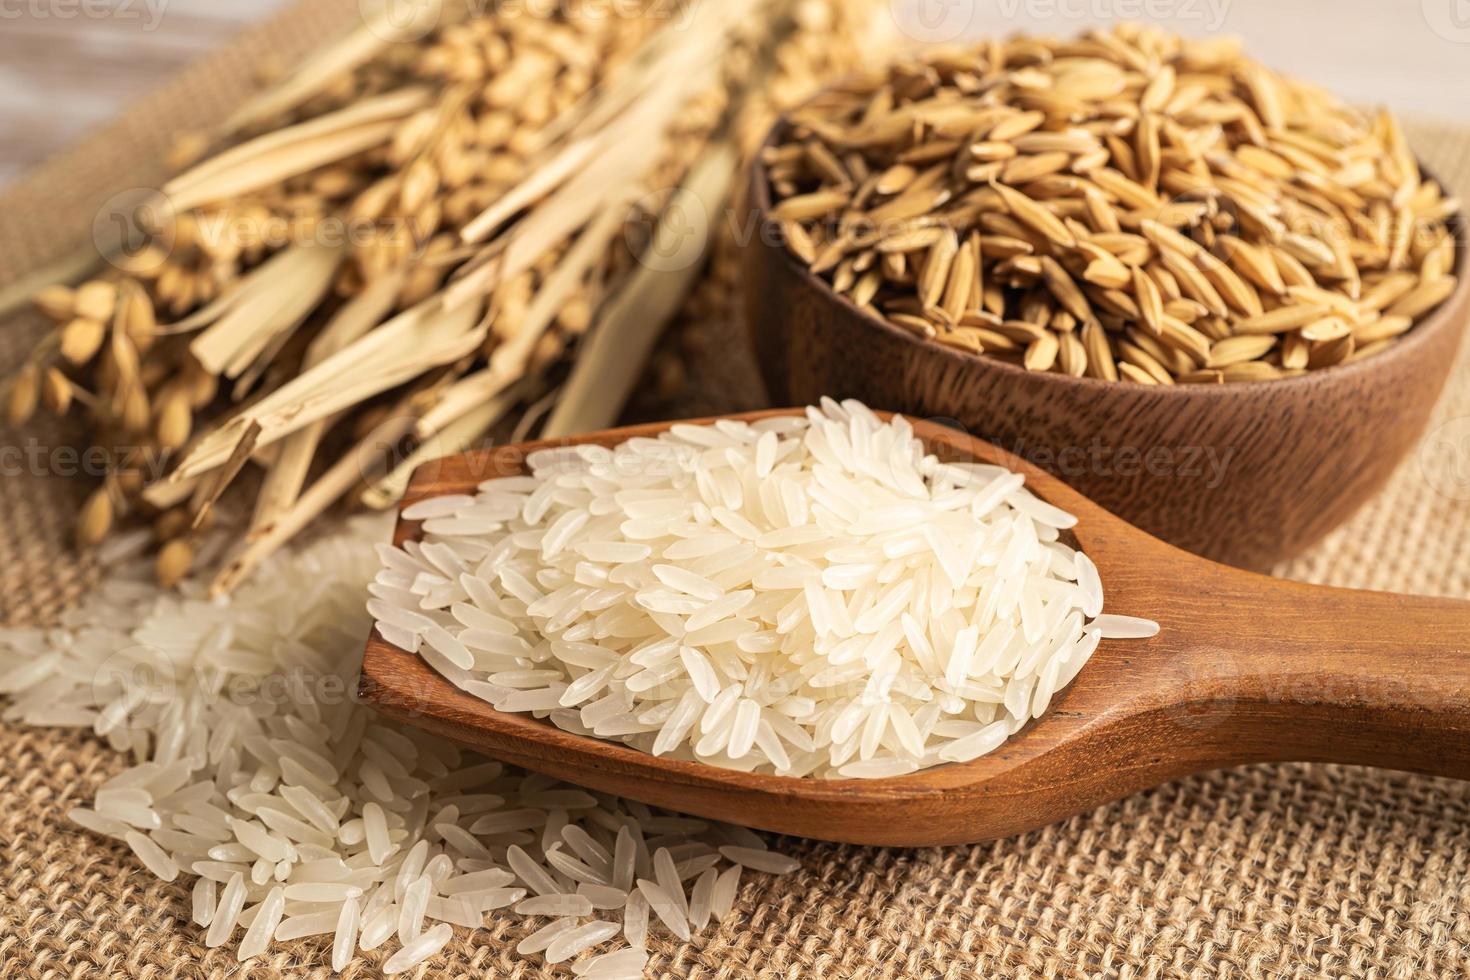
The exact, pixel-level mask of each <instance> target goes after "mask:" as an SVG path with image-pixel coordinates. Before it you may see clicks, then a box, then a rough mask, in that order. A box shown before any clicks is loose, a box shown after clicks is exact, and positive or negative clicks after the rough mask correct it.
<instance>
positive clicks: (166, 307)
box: [7, 0, 886, 589]
mask: <svg viewBox="0 0 1470 980" xmlns="http://www.w3.org/2000/svg"><path fill="white" fill-rule="evenodd" d="M414 7H415V11H417V13H418V14H420V15H422V16H423V17H425V18H426V19H425V20H424V22H423V24H401V23H398V21H397V19H396V18H388V17H387V13H391V11H385V13H384V18H382V19H379V20H376V21H373V22H370V23H365V24H364V25H362V26H361V27H359V28H358V29H357V30H356V31H354V32H353V33H352V34H350V35H349V36H347V37H346V38H344V39H342V40H341V41H338V42H336V43H334V44H330V45H327V46H325V47H324V48H322V49H321V50H320V51H318V53H317V54H315V55H313V56H311V57H310V58H308V60H307V61H306V62H305V63H304V64H303V65H302V66H301V67H300V68H298V69H297V70H296V71H295V72H294V73H292V74H291V75H290V76H288V77H287V78H285V79H284V80H283V81H282V82H281V83H280V84H278V85H277V86H276V87H275V88H273V89H271V90H269V91H267V92H264V93H262V94H261V95H260V96H258V97H257V98H255V99H252V100H251V101H250V102H249V103H248V104H247V105H246V106H244V107H242V108H241V110H240V111H238V112H237V113H236V114H235V115H234V116H233V117H232V118H231V119H229V120H228V121H227V122H226V123H225V124H224V125H223V126H222V127H221V129H220V130H219V131H218V132H217V133H216V134H214V135H213V136H212V137H208V138H196V139H195V140H194V142H195V143H196V144H198V145H199V146H200V147H201V148H202V147H203V146H204V145H205V144H207V143H209V142H210V141H211V140H212V141H213V142H214V143H215V144H216V146H215V148H214V152H213V153H212V155H209V156H206V157H205V158H203V159H201V160H199V161H198V162H195V163H193V164H192V165H191V166H190V167H189V168H188V169H187V170H185V171H184V172H182V173H180V175H179V176H177V177H175V178H174V179H173V180H171V181H170V182H169V183H168V185H167V191H168V195H169V197H170V199H171V200H170V203H171V204H172V205H173V207H172V208H171V209H163V210H164V211H165V212H166V213H162V214H160V215H158V216H157V220H156V222H155V223H154V224H152V225H150V226H148V227H143V228H140V229H139V230H140V231H142V232H145V233H147V234H149V235H151V236H153V240H154V241H156V242H157V245H156V247H150V248H145V249H143V250H142V251H140V252H138V253H137V254H131V255H126V256H118V257H115V258H114V259H113V260H112V261H111V265H110V267H108V268H106V270H105V271H103V272H100V273H94V275H95V278H94V279H92V280H89V281H87V282H84V283H81V284H80V285H78V286H77V287H76V288H66V287H57V288H42V287H44V286H45V285H46V283H45V282H44V281H35V282H31V283H28V284H27V291H28V292H29V293H32V294H35V295H34V298H35V303H36V306H37V308H38V309H40V310H41V311H42V312H43V313H44V314H45V315H46V316H47V317H48V318H50V319H51V320H52V321H53V322H54V323H55V324H56V329H55V330H54V331H53V332H52V333H51V334H50V335H48V336H47V337H46V338H45V340H44V341H43V342H42V343H41V345H40V346H39V347H38V348H37V349H36V352H35V354H34V355H33V357H32V358H31V359H30V360H29V361H28V362H27V365H26V367H25V369H24V370H23V371H22V372H21V373H20V374H19V375H18V376H17V377H15V378H14V379H11V381H10V384H9V386H8V390H7V395H8V409H9V412H10V415H11V417H12V419H13V420H15V421H24V420H25V419H27V418H29V417H30V416H31V415H32V414H33V413H34V412H35V411H36V410H37V408H38V407H46V408H48V409H49V410H52V411H67V410H71V409H72V406H74V405H78V404H80V405H83V406H85V408H86V409H87V413H88V414H87V420H88V423H89V425H90V427H91V438H92V440H93V442H94V443H95V444H96V445H98V446H100V447H102V448H103V449H104V450H106V451H107V452H108V453H109V455H110V458H111V460H112V464H111V465H112V467H113V470H114V475H113V476H112V477H110V478H109V479H108V481H107V486H106V489H105V493H102V494H101V495H100V496H98V497H96V498H95V500H96V501H100V502H97V503H93V504H92V505H91V506H90V508H89V509H88V510H87V511H86V512H85V513H84V515H83V524H84V527H83V528H82V529H81V532H80V533H79V540H80V541H81V543H82V544H84V545H91V544H94V543H96V542H97V541H100V540H101V538H102V536H103V535H105V534H106V532H107V531H108V529H109V528H110V527H112V526H113V525H114V524H115V523H117V520H116V519H118V518H121V517H123V516H124V515H127V514H129V513H133V514H136V515H137V516H140V517H143V518H146V519H148V520H150V521H152V522H153V524H154V527H155V532H156V533H157V535H158V536H159V541H160V544H165V543H168V542H177V543H175V544H170V545H169V547H168V550H167V560H161V561H160V566H159V567H160V573H161V574H166V577H168V578H170V579H173V578H175V577H176V576H177V575H178V574H179V573H180V570H181V569H182V568H185V567H186V566H187V564H188V562H187V561H186V558H192V554H193V548H192V544H191V538H192V534H193V531H194V529H195V528H197V527H198V526H200V525H202V524H203V523H205V522H206V521H207V520H208V519H210V518H211V517H212V512H213V510H214V508H215V504H216V500H217V499H219V498H220V496H221V494H222V493H223V492H224V491H225V489H226V488H227V487H228V486H229V485H231V483H232V482H238V481H236V476H237V474H238V473H240V472H241V471H242V469H243V468H247V467H249V466H251V465H252V464H253V466H254V467H256V468H259V469H261V470H263V471H264V480H263V481H260V483H259V485H260V490H259V494H258V496H257V497H256V499H255V504H254V514H253V516H252V517H251V519H250V521H249V524H248V530H247V531H246V534H245V537H244V539H243V540H242V541H240V542H239V545H238V547H237V548H236V551H235V553H234V554H233V556H232V558H231V562H230V565H229V567H228V569H227V570H226V572H225V573H223V574H222V575H221V576H220V577H219V579H218V580H217V581H216V586H217V587H218V588H222V589H225V588H229V587H231V586H232V585H233V584H234V583H236V582H238V581H240V580H241V579H242V578H243V577H244V576H246V575H248V574H249V573H250V571H251V570H252V569H254V568H255V567H257V566H258V565H259V564H260V562H262V561H263V560H264V559H265V558H266V557H268V556H269V555H270V554H271V553H272V552H273V551H274V550H275V549H277V548H279V547H280V546H281V545H282V544H284V543H285V542H287V541H289V540H290V538H291V537H292V536H293V535H294V534H296V533H298V532H299V531H300V530H301V529H302V528H303V527H306V526H307V525H308V524H310V523H311V522H312V521H313V520H314V519H316V518H317V517H318V516H320V515H321V514H323V513H325V512H326V511H327V509H328V508H330V507H331V506H332V505H334V504H335V503H337V502H338V501H339V500H343V499H350V500H353V501H358V500H366V501H367V502H368V503H370V504H371V505H373V506H387V505H389V504H391V502H392V500H393V499H394V497H395V496H396V494H398V493H399V492H400V491H401V489H402V487H403V485H404V483H405V481H406V479H407V477H408V475H409V473H410V472H411V470H412V464H414V463H416V462H418V461H420V460H423V459H427V458H429V457H430V456H431V455H432V453H433V452H435V451H436V449H435V448H434V447H436V446H437V447H441V448H442V447H443V446H446V445H448V446H459V445H467V444H469V443H470V442H472V441H475V440H478V439H480V438H483V437H484V436H486V435H487V434H488V432H489V431H490V430H491V429H492V428H493V427H494V426H496V425H498V424H499V423H500V422H501V421H502V420H504V423H505V425H506V427H507V428H509V427H511V426H512V425H513V424H514V425H515V427H516V428H517V429H529V428H530V427H532V426H533V425H534V424H535V423H536V422H537V421H539V419H540V418H541V415H542V413H543V412H544V411H547V410H550V409H551V408H552V407H553V405H554V402H555V399H556V394H557V393H559V392H561V391H562V389H561V388H560V387H559V385H558V379H559V376H560V375H562V374H563V373H564V372H565V370H566V365H567V363H568V362H569V361H571V362H573V363H574V362H575V357H576V356H577V354H578V351H579V349H580V347H581V346H582V344H581V340H582V337H583V335H584V334H589V332H590V338H589V340H591V341H595V340H596V337H597V335H598V333H599V331H601V330H603V328H604V327H606V328H608V330H609V331H610V332H611V333H613V334H614V338H611V339H615V338H616V336H617V335H619V334H620V333H621V331H622V329H623V327H624V326H626V324H627V323H628V322H629V318H628V317H627V316H626V315H625V312H619V311H626V310H629V309H641V310H643V311H644V316H645V320H644V322H642V323H640V324H639V325H638V326H639V327H640V329H641V330H645V331H647V334H646V336H645V337H643V338H641V339H640V345H641V346H643V347H646V346H648V344H650V343H651V336H652V335H653V334H656V333H657V331H658V328H659V327H660V325H661V324H662V322H663V321H665V320H667V319H668V318H669V317H671V316H672V313H673V311H674V308H675V305H676V301H677V299H678V297H679V296H680V295H682V292H683V289H682V288H679V289H670V288H669V284H668V282H665V281H663V278H662V277H650V276H648V275H646V274H645V269H644V268H643V267H640V266H639V265H638V264H637V261H636V260H637V257H638V253H639V252H641V251H642V250H643V249H645V248H647V247H650V246H651V244H652V243H649V242H647V241H644V240H640V239H639V238H638V236H637V234H636V231H637V229H638V228H640V227H641V226H642V223H643V222H642V221H641V220H640V221H635V222H632V223H629V224H628V226H627V227H625V222H626V219H627V218H629V217H630V214H629V202H630V201H635V200H637V201H640V202H649V201H653V202H657V203H656V204H655V206H652V207H646V208H640V209H637V210H636V211H635V212H634V215H632V216H633V217H638V218H643V217H645V215H644V212H645V211H646V212H648V213H647V215H646V217H648V218H651V219H652V221H651V222H650V223H652V224H654V225H657V224H658V223H659V218H660V217H661V211H662V210H663V209H664V207H665V206H666V204H665V197H666V195H667V191H668V189H670V188H674V187H678V186H679V185H680V184H681V183H685V182H686V181H688V182H690V183H691V186H693V184H694V183H698V184H699V186H701V187H704V188H706V192H707V195H708V203H709V204H710V208H711V213H712V214H713V213H716V212H717V211H718V209H719V208H720V207H722V206H723V198H724V197H725V190H724V185H725V181H720V182H717V183H710V182H709V181H708V180H707V179H706V178H704V177H700V178H699V180H698V181H696V180H695V177H696V175H698V174H709V173H712V172H714V171H715V170H718V171H722V172H728V171H729V170H730V168H731V166H732V164H731V162H730V158H729V156H728V150H726V149H724V147H725V146H726V145H727V143H728V142H729V140H730V137H731V134H732V133H738V137H739V142H740V144H741V146H742V147H744V148H749V147H750V146H752V145H753V139H752V134H753V132H754V128H755V124H756V123H759V124H761V125H763V124H764V122H765V121H766V120H768V119H769V118H770V117H771V115H772V113H773V112H774V111H776V110H778V109H784V108H788V107H790V106H791V105H793V104H796V103H797V102H799V101H801V100H802V99H804V98H806V97H807V96H808V95H809V94H810V93H811V92H812V91H814V90H815V89H816V88H817V87H818V86H819V85H820V84H822V83H823V82H824V81H825V78H824V75H826V74H828V73H830V74H833V75H840V74H845V73H846V72H847V71H849V70H850V69H851V68H852V67H854V66H855V65H856V64H858V63H859V60H860V58H861V57H862V56H863V55H864V54H865V53H866V52H867V50H868V49H870V48H872V49H873V50H877V49H876V47H875V46H873V45H870V44H869V42H868V35H869V25H870V24H873V23H879V22H882V21H884V20H886V18H885V17H884V16H883V14H884V12H885V7H884V5H883V4H882V3H881V2H880V0H862V2H860V3H840V2H838V0H733V2H730V3H725V4H710V5H698V7H696V8H691V10H690V11H687V12H681V16H680V17H678V18H672V17H670V11H669V10H668V9H667V5H666V4H664V3H663V2H662V0H651V2H650V3H649V4H648V5H647V7H646V9H640V10H631V11H630V10H624V11H620V16H617V17H606V16H584V15H583V14H582V13H580V12H577V13H568V12H560V13H555V14H549V15H548V16H546V17H501V16H496V14H495V12H494V11H493V10H486V9H482V8H481V7H480V6H479V5H475V4H471V3H468V2H467V0H442V3H441V2H435V3H432V4H424V5H414ZM429 23H433V24H436V25H437V26H435V28H434V29H433V30H432V31H430V32H429V33H427V34H426V35H425V36H423V37H422V39H417V40H415V38H417V36H418V35H419V34H420V33H421V30H420V28H421V27H423V26H424V25H425V24H429ZM395 25H396V26H395ZM395 31H399V33H397V34H395V33H394V32H395ZM400 39H401V40H400ZM754 78H759V79H761V81H762V83H763V84H762V85H755V84H752V83H751V79H754ZM710 154H714V160H715V161H717V162H715V163H709V164H706V165H701V164H700V161H701V160H702V159H704V158H705V157H706V156H707V155H710ZM830 165H831V164H830V162H829V166H830ZM838 165H839V166H840V165H841V164H840V161H839V163H838ZM712 168H713V169H712ZM150 220H151V218H150ZM699 268H700V267H699V266H698V265H696V266H693V267H691V268H690V269H688V270H687V273H686V278H693V277H694V276H695V275H696V274H697V273H698V271H699ZM65 271H66V275H65V276H64V277H63V278H65V279H71V278H72V277H73V276H74V275H78V274H81V271H82V270H81V268H80V267H77V266H75V265H73V264H69V265H68V266H67V267H66V270H65ZM721 275H723V273H721ZM654 313H656V314H657V315H652V316H650V314H654ZM611 339H610V340H611ZM609 343H610V341H605V342H603V343H601V344H589V345H588V350H589V351H592V352H596V351H597V350H606V349H607V348H608V344H609ZM615 346H616V345H615ZM628 349H629V350H631V349H632V348H628ZM624 361H625V362H624V363H621V364H620V367H619V371H620V373H621V375H623V376H630V372H631V371H633V370H634V369H635V368H636V367H637V365H636V364H633V363H630V362H626V357H625V358H624ZM626 386H627V384H626V382H624V383H623V388H626ZM569 390H572V391H574V392H575V391H580V390H581V383H580V382H579V383H578V385H577V386H576V387H574V388H572V389H569ZM547 392H551V393H552V394H546V393H547ZM536 399H539V401H535V402H534V403H532V404H531V405H530V406H529V407H528V404H527V403H528V402H529V401H531V400H536ZM615 401H617V400H604V401H603V402H602V403H600V407H599V408H598V413H599V415H600V416H605V415H607V414H609V413H611V412H615V411H616V408H617V405H616V404H615ZM517 419H519V421H518V422H516V421H515V420H517ZM374 433H376V435H374ZM384 433H390V434H391V435H392V439H393V440H394V441H398V440H402V442H403V444H402V445H400V446H398V447H396V449H397V450H398V451H400V452H397V453H390V451H389V449H388V447H387V445H386V444H385V440H384ZM405 454H406V456H405ZM405 459H406V461H405ZM160 460H162V461H164V462H166V463H168V464H169V465H168V467H167V475H166V476H165V477H164V478H163V479H161V480H157V481H155V482H152V483H149V482H148V480H147V479H146V478H145V474H148V475H152V474H155V473H157V472H158V471H159V469H158V468H159V466H160ZM364 484H365V487H364ZM104 518H105V519H104Z"/></svg>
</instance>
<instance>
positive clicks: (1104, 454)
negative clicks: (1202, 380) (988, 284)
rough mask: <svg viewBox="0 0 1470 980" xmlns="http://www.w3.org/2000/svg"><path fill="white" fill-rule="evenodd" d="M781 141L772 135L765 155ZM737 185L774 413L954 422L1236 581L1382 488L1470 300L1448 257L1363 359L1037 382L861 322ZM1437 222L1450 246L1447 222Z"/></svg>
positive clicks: (1447, 358) (754, 327)
mask: <svg viewBox="0 0 1470 980" xmlns="http://www.w3.org/2000/svg"><path fill="white" fill-rule="evenodd" d="M779 137H780V125H779V124H778V126H777V128H776V129H775V130H773V131H772V134H771V136H770V137H769V138H768V140H767V145H771V144H773V143H776V142H777V141H778V140H779ZM750 180H751V186H750V198H749V201H750V205H751V207H752V208H754V210H755V216H756V218H757V219H758V223H757V225H756V228H757V234H755V235H753V236H751V240H750V242H749V244H747V245H746V247H745V250H744V256H743V260H742V261H743V266H744V269H743V275H744V284H743V285H744V290H745V297H746V299H745V306H746V317H747V324H748V329H749V331H750V335H751V339H752V342H753V344H754V347H755V353H756V357H757V360H758V361H759V364H760V367H761V372H762V374H763V376H764V378H765V381H766V385H767V388H768V391H769V394H770V397H771V398H772V400H773V401H775V402H777V403H782V404H798V405H800V404H811V403H814V402H816V401H817V399H818V398H820V397H821V396H822V395H830V396H832V397H834V398H848V397H851V398H857V399H860V400H862V401H864V402H866V403H867V404H869V405H880V406H882V407H883V408H886V409H890V410H892V411H896V412H903V413H905V414H908V415H913V416H917V417H920V418H931V419H946V420H952V421H953V422H954V423H957V424H958V425H959V426H960V427H962V428H963V429H964V430H965V431H967V432H969V433H971V434H972V435H976V436H979V437H980V438H983V439H986V440H989V441H990V442H993V443H995V444H997V445H999V446H1001V447H1002V448H1004V449H1007V450H1009V451H1011V452H1012V453H1014V454H1016V455H1017V456H1020V457H1022V458H1023V459H1026V460H1029V461H1030V462H1032V463H1035V464H1037V465H1039V466H1040V467H1041V468H1043V469H1045V470H1048V471H1050V472H1052V473H1054V474H1056V475H1057V476H1059V477H1061V478H1062V479H1063V480H1065V481H1066V482H1068V483H1070V484H1072V485H1073V486H1074V487H1076V488H1077V489H1078V490H1080V491H1082V493H1083V494H1085V495H1086V496H1088V497H1090V498H1092V500H1094V501H1095V502H1096V503H1098V504H1099V505H1101V506H1102V507H1103V508H1105V509H1107V510H1110V511H1112V512H1113V513H1114V514H1117V515H1118V516H1120V517H1122V518H1123V519H1125V520H1127V521H1130V522H1131V523H1133V524H1135V525H1137V526H1138V527H1140V528H1142V529H1143V530H1145V531H1148V532H1149V533H1150V534H1153V535H1155V536H1157V537H1160V538H1163V539H1164V540H1165V541H1169V542H1171V543H1173V544H1176V545H1178V546H1180V547H1182V548H1185V549H1187V550H1189V551H1192V552H1195V553H1196V554H1199V555H1203V556H1205V557H1207V558H1212V559H1214V560H1216V561H1221V562H1225V563H1227V564H1232V565H1237V566H1240V567H1243V568H1251V569H1258V570H1264V569H1268V568H1270V567H1271V566H1273V565H1275V564H1276V563H1277V562H1280V561H1282V560H1284V559H1287V558H1290V557H1292V556H1294V555H1296V554H1298V553H1300V552H1301V551H1303V550H1304V549H1306V548H1307V547H1309V546H1310V545H1312V544H1314V543H1315V542H1317V541H1318V540H1319V539H1321V538H1322V537H1323V536H1324V535H1325V534H1327V532H1329V531H1331V530H1332V529H1333V528H1335V527H1337V526H1338V525H1339V524H1341V523H1342V522H1343V521H1344V520H1346V519H1347V517H1348V516H1349V515H1351V514H1352V513H1353V512H1354V511H1355V510H1357V509H1358V507H1360V506H1361V505H1362V504H1363V503H1365V502H1366V501H1367V500H1368V499H1369V498H1370V497H1371V496H1373V494H1374V493H1375V492H1376V491H1377V490H1378V489H1379V488H1380V487H1381V486H1383V484H1384V482H1385V481H1386V480H1387V479H1388V477H1389V475H1390V474H1391V473H1392V472H1393V470H1394V468H1395V467H1396V466H1397V465H1398V464H1399V463H1400V462H1401V461H1402V460H1403V459H1404V457H1405V456H1406V455H1407V454H1408V453H1409V451H1410V450H1411V449H1412V448H1413V447H1414V445H1415V444H1416V443H1417V441H1418V439H1419V437H1420V436H1421V435H1422V434H1423V432H1424V428H1425V426H1426V424H1427V423H1428V420H1429V415H1430V412H1431V410H1432V409H1433V408H1434V404H1435V402H1436V401H1437V400H1438V398H1439V393H1440V391H1441V389H1442V388H1443V387H1444V383H1445V378H1446V376H1447V375H1448V373H1449V370H1450V366H1451V364H1452V363H1453V361H1454V358H1455V352H1456V349H1457V346H1458V344H1459V340H1460V333H1461V327H1462V325H1463V323H1464V321H1465V318H1466V314H1467V304H1470V276H1467V274H1466V256H1465V249H1464V248H1463V247H1462V248H1460V249H1459V253H1458V256H1457V261H1456V269H1455V273H1456V275H1457V276H1458V277H1459V284H1458V285H1457V287H1456V289H1455V291H1454V293H1452V294H1451V295H1450V297H1449V298H1448V299H1447V300H1446V301H1445V302H1444V303H1443V304H1441V305H1440V306H1439V307H1438V308H1437V309H1435V310H1434V311H1433V312H1431V313H1430V314H1429V315H1428V316H1427V317H1426V318H1424V319H1423V320H1422V321H1421V322H1420V323H1418V324H1416V325H1415V326H1414V327H1413V329H1412V330H1410V331H1409V332H1408V333H1407V334H1405V335H1404V336H1403V337H1402V338H1401V339H1400V340H1399V341H1398V342H1397V343H1395V344H1394V345H1393V346H1391V347H1389V348H1388V349H1386V350H1385V351H1383V352H1381V353H1379V354H1377V355H1374V356H1373V357H1369V358H1365V359H1363V360H1361V361H1355V362H1352V363H1348V364H1344V365H1340V366H1338V367H1333V368H1327V369H1325V370H1321V371H1313V372H1311V373H1310V374H1306V375H1302V376H1300V377H1295V378H1283V379H1281V380H1277V381H1259V382H1247V383H1239V384H1227V385H1177V386H1173V387H1166V386H1154V385H1141V384H1136V383H1134V382H1127V381H1116V382H1112V381H1102V380H1099V379H1095V378H1073V377H1070V376H1067V375H1061V374H1038V373H1035V372H1030V371H1026V370H1024V369H1023V368H1020V367H1016V366H1013V365H1010V364H1006V363H1003V362H1001V361H997V360H994V359H992V358H987V357H985V356H983V355H977V354H971V353H969V352H966V351H960V350H956V349H954V348H950V347H946V346H944V345H942V344H937V343H934V342H932V341H926V340H923V339H920V338H918V337H916V336H914V335H913V334H911V333H909V332H907V331H905V330H903V329H902V328H900V327H897V326H894V325H893V324H890V323H888V322H886V321H885V320H882V319H880V318H878V317H876V316H874V315H872V314H870V313H867V312H865V311H863V310H861V309H859V308H858V307H857V306H856V305H855V304H854V303H852V302H851V301H850V300H849V299H848V298H847V297H845V296H841V295H839V294H837V293H836V292H834V291H833V290H832V289H831V287H830V286H829V285H828V284H827V283H826V282H825V281H823V280H822V279H820V278H818V277H817V276H815V275H813V274H812V273H811V272H809V271H808V270H807V268H806V266H805V265H803V264H802V262H801V261H800V260H799V259H797V258H796V257H795V256H794V255H792V254H791V252H790V251H788V250H787V249H786V247H785V243H784V241H783V240H782V237H781V234H780V230H779V225H778V224H777V223H776V222H775V221H774V219H771V218H769V212H770V207H771V196H770V184H769V181H768V180H767V177H766V171H765V167H764V165H762V164H761V163H760V162H759V160H758V161H757V163H756V165H755V167H754V168H753V169H752V172H751V177H750ZM1450 227H1451V231H1452V232H1453V233H1454V234H1455V236H1456V238H1457V240H1458V239H1460V237H1461V235H1462V233H1463V224H1462V221H1461V217H1460V216H1459V215H1456V216H1454V218H1452V220H1451V225H1450Z"/></svg>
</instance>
